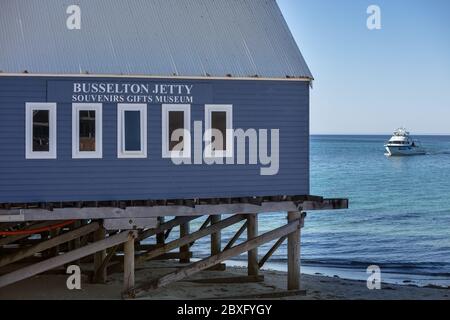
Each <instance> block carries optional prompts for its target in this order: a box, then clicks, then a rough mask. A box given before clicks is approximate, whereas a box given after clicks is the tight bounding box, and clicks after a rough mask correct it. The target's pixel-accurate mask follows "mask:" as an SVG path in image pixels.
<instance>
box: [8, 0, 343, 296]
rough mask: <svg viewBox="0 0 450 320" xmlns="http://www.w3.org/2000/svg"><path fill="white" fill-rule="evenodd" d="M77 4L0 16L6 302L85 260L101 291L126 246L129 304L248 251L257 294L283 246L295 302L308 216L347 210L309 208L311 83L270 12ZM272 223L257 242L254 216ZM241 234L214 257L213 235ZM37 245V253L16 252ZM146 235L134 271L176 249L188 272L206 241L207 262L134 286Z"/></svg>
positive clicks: (270, 7) (35, 3)
mask: <svg viewBox="0 0 450 320" xmlns="http://www.w3.org/2000/svg"><path fill="white" fill-rule="evenodd" d="M72 2H73V1H69V0H21V1H16V0H2V1H1V4H0V252H3V251H1V250H2V249H3V246H5V245H9V244H16V245H17V251H15V252H13V254H11V255H6V256H5V255H2V254H0V288H1V287H4V286H7V285H9V284H12V283H14V282H17V281H20V280H22V279H25V278H28V277H31V276H33V275H36V274H39V273H41V272H45V271H47V270H50V269H54V268H56V267H60V266H63V265H65V264H67V263H69V262H72V261H74V260H77V259H80V258H82V257H86V256H89V255H94V259H93V262H94V271H95V273H94V278H93V279H96V280H97V281H105V279H106V276H107V273H106V271H107V269H108V266H109V261H110V260H111V258H112V257H113V256H115V253H116V250H117V248H122V244H123V253H124V254H123V257H124V263H123V266H124V274H125V276H124V280H125V283H124V293H125V294H126V295H127V296H135V295H136V294H142V293H144V292H146V291H147V290H150V289H153V288H158V287H161V286H164V285H166V284H168V283H171V282H173V281H177V280H180V279H181V278H183V277H185V276H187V275H191V274H194V273H197V272H199V271H201V270H204V269H206V268H210V267H214V266H216V267H217V265H218V264H220V263H221V262H223V261H225V260H226V259H229V258H230V257H233V256H235V255H239V254H242V253H245V252H248V264H249V272H248V273H249V277H253V278H251V279H253V280H255V277H257V276H258V270H259V268H260V267H261V266H262V265H264V263H265V261H267V259H268V258H269V257H270V255H271V254H272V253H273V252H274V251H275V250H276V249H277V248H278V246H279V245H280V244H281V243H282V242H283V241H285V240H286V239H288V271H289V281H288V287H289V289H298V288H299V275H300V264H299V245H300V228H301V227H302V226H303V220H304V217H305V214H304V213H303V211H304V210H309V209H323V208H342V207H346V206H347V202H346V200H339V199H323V198H322V197H314V196H310V195H309V193H310V184H309V108H310V105H309V91H310V87H311V82H312V81H313V77H312V75H311V72H310V71H309V69H308V66H307V65H306V63H305V61H304V59H303V57H302V55H301V53H300V51H299V48H298V46H297V44H296V42H295V41H294V38H293V36H292V34H291V33H290V31H289V29H288V26H287V24H286V22H285V20H284V18H283V16H282V14H281V12H280V9H279V7H278V5H277V3H276V1H275V0H226V1H225V0H223V1H220V0H133V1H121V0H78V1H77V2H76V5H74V4H73V3H72ZM273 211H285V212H289V214H288V223H287V224H286V225H284V226H282V227H280V228H277V229H274V230H271V231H270V232H267V233H265V234H262V235H260V234H258V227H257V215H258V214H260V213H267V212H273ZM225 214H226V215H231V216H230V217H227V218H226V219H221V217H222V215H225ZM169 216H170V217H175V218H173V219H171V220H167V218H165V217H169ZM202 216H206V220H205V221H204V223H203V225H202V226H201V228H200V229H199V230H197V231H194V232H192V230H190V227H189V222H190V221H191V220H194V219H197V218H199V217H202ZM56 220H58V221H59V220H62V221H63V222H61V223H59V222H55V221H56ZM52 221H53V222H52ZM241 221H245V223H244V224H243V225H241V226H240V227H239V229H238V232H237V233H236V235H235V236H234V237H233V238H232V239H230V240H229V242H228V244H227V245H226V246H225V247H224V248H222V243H221V237H220V232H221V230H222V229H224V228H227V227H229V226H232V225H235V224H237V223H239V222H241ZM52 223H53V224H52ZM177 226H179V227H180V238H179V239H177V240H175V241H171V242H169V243H165V239H166V238H167V236H168V234H169V233H170V231H171V230H172V229H173V228H174V227H177ZM245 230H247V241H245V242H243V243H241V244H239V245H236V242H237V241H238V240H239V239H240V236H241V235H242V233H243V232H244V231H245ZM110 231H112V232H111V233H110ZM92 233H93V236H92ZM32 234H39V235H40V238H39V239H40V240H36V239H34V240H33V241H34V243H35V242H36V241H38V245H36V246H33V247H31V248H29V247H22V242H23V241H28V240H27V239H26V238H27V236H29V235H32ZM24 235H25V236H24ZM153 236H155V237H156V238H157V244H158V245H159V246H158V247H154V248H151V249H148V250H147V251H146V252H144V253H142V252H141V253H140V254H139V258H138V260H136V263H141V262H144V261H146V260H151V259H153V258H155V257H160V256H161V255H164V254H166V255H167V254H169V252H170V251H172V250H173V249H175V248H180V251H179V256H177V257H179V258H180V260H181V261H182V262H189V259H190V256H191V255H192V253H191V252H190V247H191V245H192V243H194V242H195V241H196V240H198V239H200V238H202V237H205V236H211V257H210V258H207V259H205V260H202V261H200V262H198V263H194V264H192V265H191V266H187V267H185V268H183V269H181V270H179V271H177V272H175V273H169V274H167V275H165V276H164V277H162V278H159V279H156V280H152V281H151V282H149V283H146V284H140V285H138V286H135V284H134V263H135V259H134V257H135V252H134V250H135V247H136V248H139V245H140V242H141V241H144V240H146V239H149V238H151V237H153ZM24 239H25V240H24ZM276 239H278V241H277V242H276V243H275V245H274V247H273V248H272V249H271V250H270V251H269V252H268V253H267V254H266V255H265V256H264V257H262V259H261V260H260V261H258V246H260V245H261V244H264V243H267V242H270V241H272V240H276ZM21 241H22V242H21ZM30 241H31V240H30ZM70 241H72V242H70ZM67 243H70V245H66V246H63V244H64V245H65V244H67ZM50 248H54V250H57V251H58V250H59V251H58V252H56V254H55V256H54V257H52V258H49V259H47V258H46V257H47V256H48V255H47V254H44V255H39V256H38V257H35V258H36V259H41V261H40V262H38V263H37V264H31V265H28V266H26V267H24V268H22V269H18V270H16V271H13V272H10V273H6V274H5V273H4V272H2V270H3V269H2V268H3V267H4V266H8V265H10V264H14V263H15V262H17V261H20V260H21V259H24V258H26V257H30V256H33V255H35V254H37V253H39V252H42V251H45V250H49V249H50ZM108 248H113V249H111V250H110V251H109V254H108V256H107V255H106V249H108ZM8 250H10V249H8ZM7 252H11V251H7ZM63 252H64V254H63V255H61V254H60V253H63ZM170 253H171V254H172V257H173V254H174V253H173V252H170ZM119 256H120V257H122V255H119ZM115 258H117V257H115ZM251 279H250V280H251ZM253 280H252V281H253Z"/></svg>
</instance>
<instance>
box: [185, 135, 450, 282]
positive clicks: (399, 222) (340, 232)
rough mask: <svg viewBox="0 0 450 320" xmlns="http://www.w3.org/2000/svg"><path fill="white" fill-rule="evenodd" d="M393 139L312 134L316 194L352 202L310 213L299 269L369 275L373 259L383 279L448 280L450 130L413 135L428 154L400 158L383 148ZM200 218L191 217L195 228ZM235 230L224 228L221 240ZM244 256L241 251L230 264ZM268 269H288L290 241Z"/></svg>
mask: <svg viewBox="0 0 450 320" xmlns="http://www.w3.org/2000/svg"><path fill="white" fill-rule="evenodd" d="M388 138H389V136H312V137H311V194H314V195H321V196H324V197H345V198H349V200H350V208H349V209H348V210H339V211H319V212H309V213H308V217H307V219H306V224H305V228H304V229H303V230H302V253H301V256H302V268H303V269H302V271H303V272H306V273H312V274H314V273H321V274H325V275H329V276H334V275H337V276H339V277H343V278H355V279H365V278H366V277H367V276H366V268H367V267H368V266H369V265H374V264H375V265H378V266H380V267H381V270H382V279H383V280H384V281H386V282H391V283H405V284H410V283H412V284H419V285H427V284H435V285H442V286H449V285H450V136H420V137H415V138H418V139H420V140H421V141H422V143H423V144H424V146H425V147H426V148H427V151H428V154H427V155H425V156H414V157H401V158H387V157H386V156H385V155H384V147H383V144H384V142H385V141H386V140H387V139H388ZM281 156H282V155H281ZM285 219H286V218H285V214H284V213H271V214H268V215H264V216H261V217H260V220H259V232H260V233H261V232H264V231H267V230H270V229H273V228H274V227H276V226H279V225H281V224H283V223H285ZM201 223H202V220H199V221H195V222H194V223H192V227H191V228H192V230H195V229H196V228H198V227H199V226H200V225H201ZM236 229H237V227H233V228H229V229H227V230H225V231H224V232H223V239H224V245H225V243H226V241H227V240H228V239H229V238H230V237H231V236H232V235H233V232H235V231H236ZM241 240H245V235H244V236H243V237H242V239H241ZM270 246H271V244H268V245H266V246H263V247H262V248H261V249H260V254H261V255H262V254H264V253H265V252H266V251H267V250H268V249H269V248H270ZM193 251H194V252H195V256H196V257H204V256H206V255H207V254H208V253H209V242H208V239H207V238H205V239H202V240H201V241H198V242H197V243H196V244H195V246H194V247H193ZM245 259H246V255H242V256H240V257H237V258H236V259H235V260H234V262H232V263H234V264H238V265H239V264H241V263H244V261H245ZM266 268H271V269H279V270H285V269H286V244H283V246H281V247H280V249H279V250H278V251H277V252H276V253H275V254H274V255H273V258H272V259H271V261H270V263H268V264H267V265H266Z"/></svg>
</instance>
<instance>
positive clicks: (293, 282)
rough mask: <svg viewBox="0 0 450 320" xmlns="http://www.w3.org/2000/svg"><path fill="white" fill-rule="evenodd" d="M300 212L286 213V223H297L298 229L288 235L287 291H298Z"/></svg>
mask: <svg viewBox="0 0 450 320" xmlns="http://www.w3.org/2000/svg"><path fill="white" fill-rule="evenodd" d="M302 219H303V216H302V214H301V213H300V212H296V211H291V212H288V221H289V222H293V221H299V224H298V228H297V229H296V230H294V232H292V233H291V234H289V235H288V245H287V259H288V285H287V287H288V290H300V229H301V226H302V224H303V222H302V221H301V220H302Z"/></svg>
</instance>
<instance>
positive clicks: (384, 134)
mask: <svg viewBox="0 0 450 320" xmlns="http://www.w3.org/2000/svg"><path fill="white" fill-rule="evenodd" d="M310 135H311V136H391V135H392V132H391V133H355V132H353V133H333V132H330V133H322V132H311V133H310ZM411 136H450V133H416V134H412V135H411Z"/></svg>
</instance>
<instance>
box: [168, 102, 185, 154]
mask: <svg viewBox="0 0 450 320" xmlns="http://www.w3.org/2000/svg"><path fill="white" fill-rule="evenodd" d="M177 129H184V111H169V137H168V139H169V151H172V150H173V148H174V147H175V146H176V145H178V144H179V143H181V144H182V148H183V149H184V133H183V136H182V137H180V140H179V141H172V134H173V132H174V131H175V130H177ZM183 149H182V150H183Z"/></svg>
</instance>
